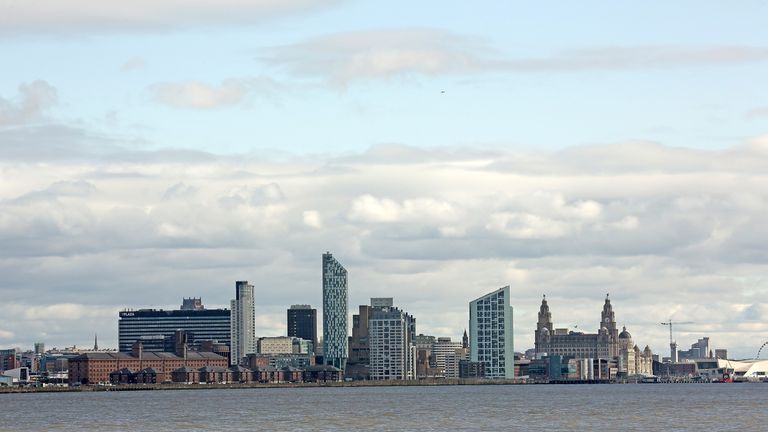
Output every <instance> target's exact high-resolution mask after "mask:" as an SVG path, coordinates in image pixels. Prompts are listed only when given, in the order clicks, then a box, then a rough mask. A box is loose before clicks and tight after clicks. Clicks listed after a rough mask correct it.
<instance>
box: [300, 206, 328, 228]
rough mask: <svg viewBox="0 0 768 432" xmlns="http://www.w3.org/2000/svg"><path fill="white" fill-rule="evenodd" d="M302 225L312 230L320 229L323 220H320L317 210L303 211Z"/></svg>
mask: <svg viewBox="0 0 768 432" xmlns="http://www.w3.org/2000/svg"><path fill="white" fill-rule="evenodd" d="M302 219H303V220H304V225H306V226H308V227H312V228H322V227H323V220H322V219H321V218H320V213H319V212H318V211H317V210H305V211H304V213H303V214H302Z"/></svg>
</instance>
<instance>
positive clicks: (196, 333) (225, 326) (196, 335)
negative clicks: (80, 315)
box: [94, 309, 231, 353]
mask: <svg viewBox="0 0 768 432" xmlns="http://www.w3.org/2000/svg"><path fill="white" fill-rule="evenodd" d="M119 317H120V320H119V322H118V349H119V351H120V352H123V353H127V352H131V347H132V346H133V344H134V342H137V341H141V343H142V345H143V347H144V351H148V352H162V351H166V352H173V351H174V341H173V338H174V335H175V333H176V331H177V330H184V331H186V332H187V333H188V338H189V344H190V346H191V347H193V348H199V346H200V343H201V342H202V341H204V340H214V341H218V342H220V343H223V344H226V345H230V343H231V329H230V311H229V310H227V309H205V310H162V309H139V310H125V311H122V312H120V313H119ZM94 342H95V341H94Z"/></svg>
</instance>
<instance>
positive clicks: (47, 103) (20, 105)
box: [0, 80, 57, 126]
mask: <svg viewBox="0 0 768 432" xmlns="http://www.w3.org/2000/svg"><path fill="white" fill-rule="evenodd" d="M56 99H57V95H56V89H55V88H54V87H53V86H52V85H50V84H48V82H46V81H43V80H36V81H32V82H31V83H23V84H21V85H19V87H18V95H17V96H16V98H15V99H5V98H3V97H2V96H0V126H8V125H20V124H26V123H29V122H32V121H35V120H39V119H40V118H41V117H42V116H43V114H44V113H45V111H46V110H47V109H48V108H50V107H52V106H53V105H54V104H55V103H56Z"/></svg>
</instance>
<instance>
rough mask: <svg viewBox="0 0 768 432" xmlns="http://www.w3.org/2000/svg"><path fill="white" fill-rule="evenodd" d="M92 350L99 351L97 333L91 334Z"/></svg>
mask: <svg viewBox="0 0 768 432" xmlns="http://www.w3.org/2000/svg"><path fill="white" fill-rule="evenodd" d="M93 350H94V351H98V350H99V334H98V333H94V334H93Z"/></svg>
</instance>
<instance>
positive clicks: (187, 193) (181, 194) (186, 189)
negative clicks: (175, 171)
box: [163, 183, 198, 200]
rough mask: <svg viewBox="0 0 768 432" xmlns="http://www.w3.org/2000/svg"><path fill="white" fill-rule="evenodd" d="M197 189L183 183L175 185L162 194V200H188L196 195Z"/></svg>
mask: <svg viewBox="0 0 768 432" xmlns="http://www.w3.org/2000/svg"><path fill="white" fill-rule="evenodd" d="M197 191H198V188H196V187H194V186H190V185H188V184H184V183H176V184H175V185H173V186H171V187H169V188H168V189H166V190H165V192H163V200H172V199H188V198H192V197H194V196H195V194H197Z"/></svg>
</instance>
